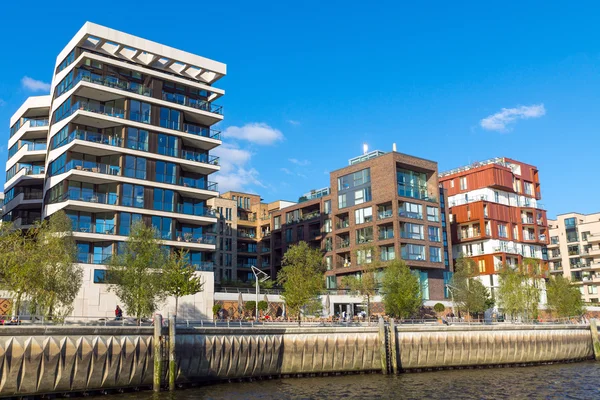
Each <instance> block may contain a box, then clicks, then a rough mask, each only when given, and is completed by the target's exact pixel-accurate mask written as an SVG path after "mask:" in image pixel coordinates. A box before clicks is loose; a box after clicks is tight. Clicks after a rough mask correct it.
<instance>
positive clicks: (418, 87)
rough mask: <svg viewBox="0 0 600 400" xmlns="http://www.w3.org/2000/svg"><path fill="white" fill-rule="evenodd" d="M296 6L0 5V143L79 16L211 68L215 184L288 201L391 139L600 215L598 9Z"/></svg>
mask: <svg viewBox="0 0 600 400" xmlns="http://www.w3.org/2000/svg"><path fill="white" fill-rule="evenodd" d="M152 3H156V5H153V4H152ZM296 3H297V4H292V3H291V2H271V3H266V2H229V1H220V2H216V1H215V2H202V3H201V5H197V6H196V5H194V6H191V7H190V8H189V10H184V7H186V6H190V5H192V4H194V2H190V3H185V4H184V3H178V4H179V5H178V6H177V7H176V8H171V7H167V6H166V3H165V2H164V1H157V2H154V1H145V2H144V3H143V6H140V4H141V3H139V2H138V3H135V4H136V5H133V6H131V7H127V8H128V9H125V8H123V9H118V8H115V7H112V6H111V7H109V6H103V5H102V4H98V5H92V4H91V3H90V4H89V5H86V3H82V2H70V1H61V2H60V6H59V5H58V3H55V2H47V1H37V2H36V1H29V2H27V3H26V6H24V4H25V3H19V2H11V4H4V5H3V6H2V13H0V38H2V39H0V43H2V47H3V55H4V56H3V57H2V58H3V60H2V61H3V62H2V63H1V64H0V77H1V78H0V99H1V100H0V121H3V124H4V127H5V128H4V129H2V130H1V132H2V133H1V135H2V137H0V141H1V142H2V143H6V141H7V139H8V133H9V126H8V125H9V118H10V116H11V115H12V114H13V112H14V111H15V110H16V109H17V108H18V106H19V105H20V103H21V102H22V101H23V100H24V99H25V98H26V97H27V96H30V95H35V94H42V93H43V89H44V85H43V84H42V83H39V82H38V83H36V82H35V81H41V82H46V83H47V82H50V79H51V74H52V68H53V67H54V64H55V59H56V55H57V54H58V52H59V51H60V50H61V49H62V48H63V47H64V46H65V45H66V43H67V42H68V40H69V39H70V38H71V37H72V36H73V35H74V34H75V33H76V32H77V30H78V29H79V28H80V27H81V25H82V24H83V23H84V22H85V21H86V20H90V21H92V22H96V23H99V24H103V25H107V26H109V27H112V28H115V29H119V30H122V31H125V32H128V33H131V34H133V35H137V36H141V37H144V38H147V39H150V40H154V41H157V42H160V43H164V44H166V45H169V46H172V47H176V48H180V49H182V50H186V51H189V52H192V53H197V54H200V55H203V56H205V57H208V58H213V59H215V60H218V61H221V62H224V63H226V64H227V66H228V76H227V77H225V78H224V79H222V80H221V81H220V82H219V83H218V86H219V87H221V88H223V89H225V90H226V95H225V96H224V97H223V98H222V99H221V100H220V103H221V104H222V105H223V106H224V110H225V121H224V123H222V124H220V127H219V129H221V130H223V131H224V132H225V134H226V139H225V141H224V143H225V145H224V146H223V148H222V149H220V152H219V153H220V155H221V156H222V157H223V161H225V165H224V171H223V173H222V175H223V176H222V177H221V181H222V182H221V187H222V188H227V187H229V188H236V189H241V190H247V191H252V192H256V193H260V194H261V195H262V196H263V198H264V199H265V200H266V201H271V200H275V199H278V198H283V199H289V200H295V199H297V197H298V196H299V195H301V194H302V193H304V192H306V191H308V190H310V189H311V188H320V187H323V186H327V185H328V184H329V181H328V179H329V178H328V175H327V174H326V172H328V171H331V170H334V169H337V168H340V167H343V166H344V165H346V164H347V160H348V159H349V158H351V157H353V156H356V155H358V154H360V153H361V151H362V143H363V142H367V143H368V144H369V148H370V149H381V150H384V151H389V150H391V147H392V143H393V142H396V143H397V147H398V151H400V152H404V153H408V154H412V155H416V156H420V157H424V158H428V159H431V160H436V161H438V163H439V168H440V170H446V169H451V168H454V167H457V166H461V165H464V164H468V163H470V162H473V161H476V160H484V159H487V158H491V157H495V156H506V157H511V158H514V159H517V160H521V161H523V162H527V163H530V164H533V165H536V166H538V167H539V169H540V179H541V183H542V196H543V200H542V202H543V204H544V205H545V206H546V208H547V209H548V213H549V215H550V216H555V215H556V214H561V213H565V212H570V211H579V212H584V213H590V212H596V211H600V204H598V201H597V199H598V197H599V195H600V185H596V184H595V183H594V182H595V179H596V171H597V169H596V166H597V165H598V161H597V160H598V157H597V155H598V149H599V148H600V138H599V135H598V126H599V122H600V121H599V120H600V112H598V110H599V107H600V96H599V94H600V74H599V72H600V40H598V39H599V34H598V30H597V17H598V15H599V14H600V13H599V11H600V9H599V8H600V5H598V4H594V3H593V2H589V3H587V4H586V3H583V2H579V3H578V4H577V6H575V5H573V4H569V5H568V6H565V5H566V4H567V3H562V4H559V3H556V4H553V3H552V2H503V3H494V4H493V5H492V4H487V3H488V2H469V3H467V2H460V3H462V4H457V3H456V2H451V3H449V2H439V3H436V2H428V3H427V4H423V5H420V4H422V3H419V2H413V4H410V5H409V4H408V3H405V4H402V3H400V2H377V3H373V4H376V5H373V4H371V5H369V4H368V3H366V2H353V1H344V2H333V1H329V2H316V1H315V2H313V1H303V2H296ZM161 4H162V6H161ZM199 4H200V3H199ZM136 7H138V9H136ZM179 7H181V8H179ZM178 11H183V14H182V15H181V16H177V12H178ZM29 17H31V18H29ZM24 77H29V78H31V79H32V80H30V81H27V82H24V81H23V78H24ZM33 80H35V81H33ZM503 109H506V110H504V111H503ZM482 121H483V122H482ZM6 155H7V154H6V148H5V147H3V148H2V154H0V159H4V160H5V159H6ZM0 179H1V180H2V181H3V180H4V177H2V178H0Z"/></svg>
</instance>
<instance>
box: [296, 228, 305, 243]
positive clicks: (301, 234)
mask: <svg viewBox="0 0 600 400" xmlns="http://www.w3.org/2000/svg"><path fill="white" fill-rule="evenodd" d="M296 240H297V241H299V240H304V227H303V226H299V227H298V228H297V229H296Z"/></svg>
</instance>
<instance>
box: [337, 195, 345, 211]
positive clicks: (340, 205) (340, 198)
mask: <svg viewBox="0 0 600 400" xmlns="http://www.w3.org/2000/svg"><path fill="white" fill-rule="evenodd" d="M345 207H346V193H344V194H340V195H338V208H345Z"/></svg>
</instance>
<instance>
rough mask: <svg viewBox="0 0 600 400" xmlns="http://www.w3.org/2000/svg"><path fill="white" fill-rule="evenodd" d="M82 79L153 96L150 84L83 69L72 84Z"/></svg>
mask: <svg viewBox="0 0 600 400" xmlns="http://www.w3.org/2000/svg"><path fill="white" fill-rule="evenodd" d="M80 81H84V82H90V83H94V84H96V85H102V86H106V87H110V88H114V89H119V90H125V91H127V92H130V93H135V94H139V95H142V96H147V97H151V96H152V89H151V88H149V87H148V86H144V85H140V84H139V83H136V82H129V81H124V80H122V79H118V78H116V77H113V76H100V75H97V74H92V73H85V72H83V71H82V72H80V73H79V74H78V75H77V77H76V78H75V79H74V80H73V83H72V85H73V86H74V85H75V84H77V83H79V82H80Z"/></svg>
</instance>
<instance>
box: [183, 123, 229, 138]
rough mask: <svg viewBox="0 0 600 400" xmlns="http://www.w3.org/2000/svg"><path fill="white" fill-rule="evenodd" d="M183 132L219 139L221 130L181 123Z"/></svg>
mask: <svg viewBox="0 0 600 400" xmlns="http://www.w3.org/2000/svg"><path fill="white" fill-rule="evenodd" d="M183 132H185V133H189V134H191V135H197V136H203V137H207V138H211V139H216V140H221V131H216V130H214V129H210V128H205V127H202V126H198V125H193V124H183Z"/></svg>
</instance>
